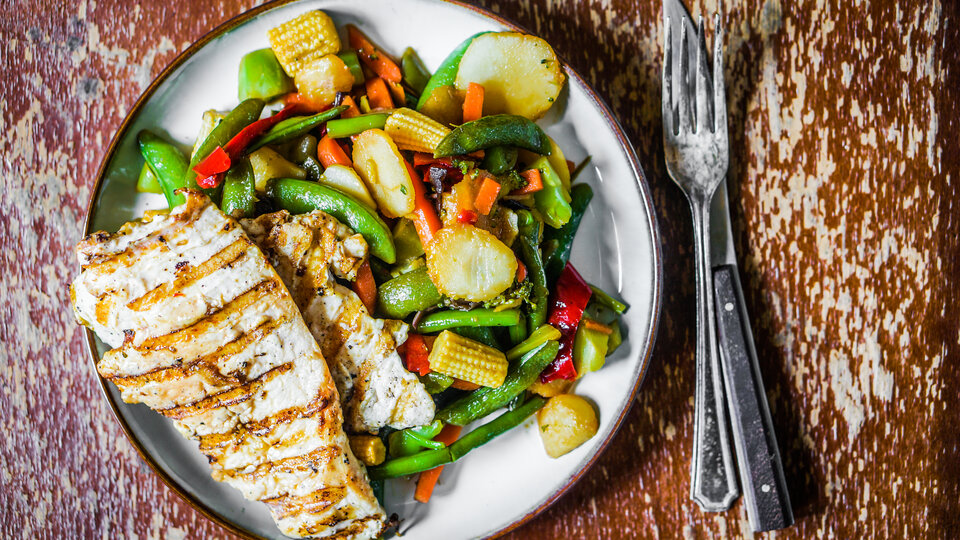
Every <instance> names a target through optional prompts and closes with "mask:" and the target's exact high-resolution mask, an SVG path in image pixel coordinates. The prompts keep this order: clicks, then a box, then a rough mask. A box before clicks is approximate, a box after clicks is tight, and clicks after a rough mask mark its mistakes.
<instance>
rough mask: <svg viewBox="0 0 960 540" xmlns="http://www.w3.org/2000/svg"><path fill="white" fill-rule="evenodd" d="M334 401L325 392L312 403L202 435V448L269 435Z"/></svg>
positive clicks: (236, 444)
mask: <svg viewBox="0 0 960 540" xmlns="http://www.w3.org/2000/svg"><path fill="white" fill-rule="evenodd" d="M331 403H333V397H332V396H331V395H329V393H323V394H320V395H318V396H317V397H316V398H314V399H313V400H312V401H310V403H307V404H306V405H302V406H299V407H289V408H287V409H283V410H282V411H279V412H277V413H276V414H273V415H271V416H268V417H267V418H264V419H262V420H256V421H253V422H247V423H245V424H241V425H239V426H237V427H236V428H235V429H234V430H232V431H228V432H225V433H211V434H209V435H203V436H201V437H200V450H202V451H203V452H207V453H209V452H211V451H213V450H216V449H220V448H229V447H232V446H238V445H240V444H242V443H243V441H244V439H246V438H247V437H248V436H251V435H252V436H256V437H261V438H264V437H268V436H269V435H270V434H271V433H273V431H274V430H275V429H276V428H278V427H280V426H282V425H285V424H289V423H290V422H293V421H294V420H299V419H301V418H309V417H311V416H314V415H316V414H319V413H320V412H321V411H323V410H324V409H326V408H327V407H329V406H330V404H331Z"/></svg>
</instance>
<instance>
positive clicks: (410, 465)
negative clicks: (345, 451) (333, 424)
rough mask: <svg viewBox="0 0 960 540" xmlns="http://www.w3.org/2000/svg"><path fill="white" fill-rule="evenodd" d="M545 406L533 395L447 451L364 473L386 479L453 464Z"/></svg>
mask: <svg viewBox="0 0 960 540" xmlns="http://www.w3.org/2000/svg"><path fill="white" fill-rule="evenodd" d="M546 403H547V400H546V399H544V398H542V397H540V396H534V397H532V398H530V401H527V402H526V403H524V404H523V405H521V406H520V407H517V408H516V409H514V410H512V411H507V412H505V413H503V414H501V415H500V416H498V417H497V418H496V419H494V420H493V421H491V422H488V423H486V424H484V425H482V426H480V427H478V428H477V429H475V430H473V431H471V432H470V433H467V434H466V435H464V436H463V437H461V438H460V439H459V440H458V441H456V442H455V443H453V444H451V445H450V446H449V447H447V448H441V449H438V450H427V451H424V452H419V453H416V454H413V455H412V456H405V457H400V458H396V459H391V460H389V461H387V462H385V463H383V464H382V465H380V466H377V467H368V468H367V472H368V473H369V474H370V478H372V479H374V480H382V479H385V478H396V477H399V476H408V475H411V474H415V473H418V472H423V471H428V470H430V469H433V468H434V467H439V466H440V465H446V464H447V463H452V462H454V461H456V460H458V459H460V458H462V457H463V456H465V455H467V453H468V452H470V451H471V450H473V449H474V448H477V447H480V446H483V445H484V444H486V443H488V442H490V441H491V440H493V439H494V438H495V437H497V436H498V435H501V434H503V433H506V432H507V431H510V430H511V429H513V428H515V427H517V426H519V425H520V424H522V423H523V421H524V420H526V419H527V418H529V417H530V415H532V414H533V413H535V412H537V411H538V410H540V409H541V408H543V406H544V405H546Z"/></svg>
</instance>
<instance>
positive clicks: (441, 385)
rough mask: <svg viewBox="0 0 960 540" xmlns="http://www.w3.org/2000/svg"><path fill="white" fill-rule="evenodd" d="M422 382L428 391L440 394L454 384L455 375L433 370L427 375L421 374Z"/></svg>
mask: <svg viewBox="0 0 960 540" xmlns="http://www.w3.org/2000/svg"><path fill="white" fill-rule="evenodd" d="M420 382H421V383H423V387H424V388H426V390H427V393H430V394H439V393H440V392H443V391H444V390H446V389H447V388H450V385H452V384H453V377H451V376H449V375H444V374H443V373H437V372H436V371H431V372H430V373H427V374H426V375H422V376H420Z"/></svg>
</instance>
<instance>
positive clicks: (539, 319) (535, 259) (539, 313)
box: [517, 210, 550, 328]
mask: <svg viewBox="0 0 960 540" xmlns="http://www.w3.org/2000/svg"><path fill="white" fill-rule="evenodd" d="M517 226H518V228H519V231H520V232H519V234H518V235H517V239H518V240H519V241H520V251H521V254H522V255H523V264H525V265H526V267H527V273H528V274H529V275H530V279H531V280H532V281H533V291H532V292H531V294H530V297H529V300H528V301H529V302H530V309H529V311H528V312H527V327H528V328H539V327H540V326H541V325H543V323H544V322H546V320H547V307H548V306H547V300H548V298H549V295H550V291H549V289H547V273H546V270H545V269H544V267H543V255H542V254H541V253H540V222H539V221H537V219H536V218H534V217H533V214H531V213H530V211H528V210H520V211H518V212H517Z"/></svg>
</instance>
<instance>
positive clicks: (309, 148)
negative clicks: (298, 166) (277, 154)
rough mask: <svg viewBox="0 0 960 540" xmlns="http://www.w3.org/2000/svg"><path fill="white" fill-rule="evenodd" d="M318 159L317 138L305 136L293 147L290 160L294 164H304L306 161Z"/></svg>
mask: <svg viewBox="0 0 960 540" xmlns="http://www.w3.org/2000/svg"><path fill="white" fill-rule="evenodd" d="M315 157H317V138H316V137H314V136H313V135H304V136H303V137H300V140H298V141H297V143H296V144H295V145H293V149H292V150H291V151H290V158H291V159H293V162H294V163H303V162H304V161H306V160H308V159H310V158H315Z"/></svg>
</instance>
